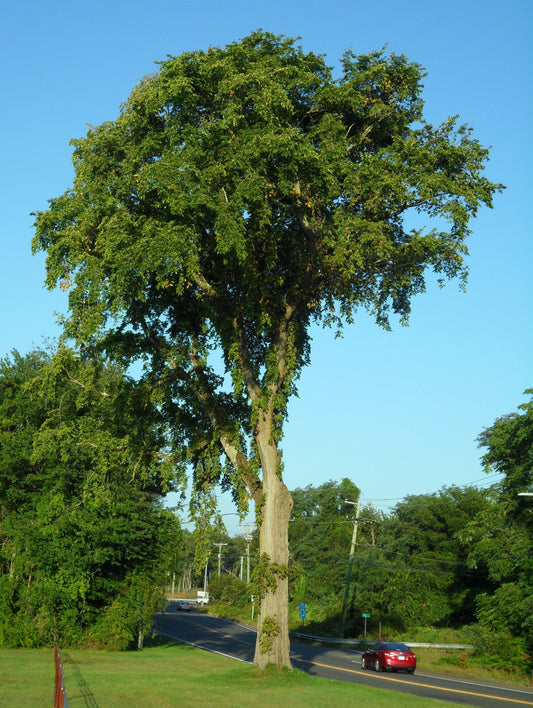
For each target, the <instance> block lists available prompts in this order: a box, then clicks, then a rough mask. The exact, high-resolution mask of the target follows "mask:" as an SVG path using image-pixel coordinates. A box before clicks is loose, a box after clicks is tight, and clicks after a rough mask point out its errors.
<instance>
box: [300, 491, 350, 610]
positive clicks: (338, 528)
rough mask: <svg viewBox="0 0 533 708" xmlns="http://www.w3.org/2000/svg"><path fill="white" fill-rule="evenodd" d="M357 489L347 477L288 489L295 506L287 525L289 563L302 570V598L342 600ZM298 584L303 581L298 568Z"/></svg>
mask: <svg viewBox="0 0 533 708" xmlns="http://www.w3.org/2000/svg"><path fill="white" fill-rule="evenodd" d="M359 494H360V492H359V489H358V488H357V487H356V486H355V484H354V483H353V482H352V481H351V480H349V479H346V478H345V479H343V480H341V481H340V482H334V481H329V482H325V483H324V484H322V485H320V486H319V487H312V486H307V487H305V488H304V489H301V488H298V489H295V490H293V491H291V496H292V498H293V501H294V507H293V511H292V516H291V522H290V525H289V545H290V551H291V564H294V563H296V564H299V565H300V566H301V568H302V569H303V572H304V574H305V591H306V592H305V597H302V598H301V599H302V600H311V599H317V600H318V599H322V600H325V598H326V597H329V598H336V599H337V601H338V602H342V594H343V592H344V587H345V582H346V573H347V567H348V566H347V562H348V554H349V552H350V543H351V538H352V530H353V521H352V519H353V518H354V517H355V515H356V510H355V506H353V505H351V504H347V503H346V499H348V500H350V501H357V500H358V499H359ZM299 582H300V586H301V585H302V583H303V582H304V580H303V575H302V573H301V572H300V581H299Z"/></svg>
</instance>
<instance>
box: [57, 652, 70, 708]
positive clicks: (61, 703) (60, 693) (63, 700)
mask: <svg viewBox="0 0 533 708" xmlns="http://www.w3.org/2000/svg"><path fill="white" fill-rule="evenodd" d="M54 663H55V667H56V678H55V691H54V708H68V699H67V692H66V690H65V683H64V681H63V664H62V663H61V654H60V653H59V647H58V646H57V644H54Z"/></svg>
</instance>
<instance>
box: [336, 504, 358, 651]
mask: <svg viewBox="0 0 533 708" xmlns="http://www.w3.org/2000/svg"><path fill="white" fill-rule="evenodd" d="M344 503H345V504H353V506H356V507H357V509H356V512H355V519H354V522H353V534H352V545H351V547H350V556H349V559H348V573H347V575H346V587H345V588H344V605H343V608H342V624H341V638H344V628H345V626H346V615H347V613H348V598H349V595H350V581H351V579H352V565H353V556H354V553H355V543H356V541H357V524H358V521H359V512H360V510H361V502H360V501H359V500H357V502H354V501H350V500H349V499H345V500H344Z"/></svg>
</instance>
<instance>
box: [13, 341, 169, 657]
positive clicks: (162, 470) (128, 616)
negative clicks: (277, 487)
mask: <svg viewBox="0 0 533 708" xmlns="http://www.w3.org/2000/svg"><path fill="white" fill-rule="evenodd" d="M141 413H142V414H141ZM161 445H162V439H161V430H160V429H159V428H158V423H157V420H156V419H155V418H154V416H152V415H151V414H150V409H149V408H148V407H147V406H146V400H145V398H144V397H143V395H142V394H141V392H140V391H139V390H138V389H136V388H135V387H134V386H133V384H132V382H131V381H130V380H128V379H127V377H125V375H124V372H123V371H122V370H120V368H118V367H117V366H111V365H108V364H105V363H104V362H103V361H99V360H95V359H94V358H93V359H84V357H83V356H76V355H75V354H74V353H73V352H72V351H70V350H69V349H66V348H60V349H59V350H58V351H57V352H56V353H54V354H49V353H46V352H44V351H41V350H35V351H32V352H30V353H29V354H27V355H26V356H22V355H20V354H19V353H17V352H14V353H13V354H12V356H11V357H9V358H5V359H3V360H2V361H1V362H0V645H4V646H6V645H7V646H35V645H39V644H42V643H45V644H49V643H50V642H52V641H54V640H57V641H61V642H62V643H68V644H74V643H82V642H83V643H91V644H97V645H102V644H106V645H110V646H115V647H120V648H124V647H126V646H129V645H130V644H131V643H132V642H136V643H137V644H138V645H139V646H141V645H142V641H143V636H144V634H145V632H146V631H147V630H148V629H149V628H150V626H151V622H152V616H153V612H154V609H155V607H156V606H157V605H158V604H159V603H160V602H161V600H162V596H163V592H164V586H165V584H166V577H167V573H168V572H170V570H171V568H170V567H169V563H171V561H172V559H173V558H174V557H175V553H176V549H177V548H178V547H179V536H180V530H179V525H178V523H177V520H176V517H175V515H174V514H173V513H172V512H169V511H167V510H164V509H163V507H162V503H161V500H162V494H163V492H164V491H165V490H166V489H172V488H174V482H173V480H172V474H173V472H172V470H171V469H169V468H168V465H167V463H166V462H165V459H164V455H163V456H160V455H159V454H158V453H160V451H161Z"/></svg>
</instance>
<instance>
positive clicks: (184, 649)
mask: <svg viewBox="0 0 533 708" xmlns="http://www.w3.org/2000/svg"><path fill="white" fill-rule="evenodd" d="M62 661H63V670H64V675H65V686H66V690H67V696H68V703H69V708H82V707H84V708H85V706H90V708H136V707H138V708H141V707H142V708H151V707H152V706H153V707H157V708H166V707H167V706H168V707H171V706H186V707H188V706H193V707H194V706H202V708H209V707H210V706H217V708H220V706H231V708H239V707H240V706H242V707H243V708H245V707H246V708H250V706H252V707H253V706H263V707H264V706H281V707H282V708H285V706H287V705H290V708H299V707H300V706H302V708H303V707H304V706H305V708H310V707H312V708H321V707H322V706H324V708H326V707H327V708H333V707H334V706H341V705H364V706H365V708H383V706H389V705H394V706H395V708H411V707H412V708H417V707H418V706H420V707H425V706H427V707H431V706H435V707H437V706H444V705H447V706H452V705H457V704H452V703H446V704H445V703H443V702H441V701H436V700H435V701H434V700H425V699H417V698H415V697H414V696H409V695H403V694H401V693H396V692H392V691H387V690H385V689H375V688H367V687H365V686H357V685H355V684H348V683H341V682H338V681H328V680H326V679H319V678H316V677H312V676H308V675H307V674H304V673H303V672H301V671H282V672H279V673H278V672H277V671H275V670H274V671H265V672H264V673H262V674H261V673H259V672H258V671H257V669H256V668H255V667H253V666H250V665H248V664H241V663H237V662H235V661H232V660H230V659H226V658H224V657H221V656H217V655H215V654H209V653H207V652H204V651H201V650H199V649H194V648H192V647H188V646H183V645H180V644H174V643H171V642H165V641H162V642H157V643H156V642H154V643H153V644H152V645H150V646H147V647H146V648H145V649H144V650H143V651H142V652H113V653H112V652H99V651H90V650H73V651H63V652H62ZM53 697H54V654H53V650H52V649H11V650H8V649H2V650H0V704H1V705H2V708H11V707H13V708H15V706H16V707H17V708H21V707H22V708H41V707H43V706H51V705H53Z"/></svg>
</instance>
